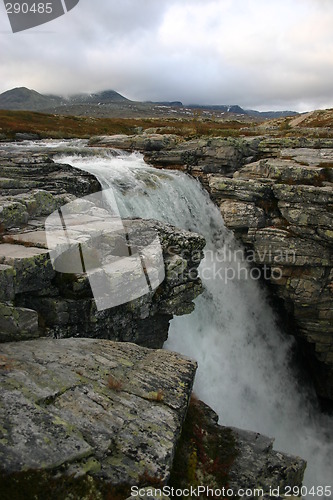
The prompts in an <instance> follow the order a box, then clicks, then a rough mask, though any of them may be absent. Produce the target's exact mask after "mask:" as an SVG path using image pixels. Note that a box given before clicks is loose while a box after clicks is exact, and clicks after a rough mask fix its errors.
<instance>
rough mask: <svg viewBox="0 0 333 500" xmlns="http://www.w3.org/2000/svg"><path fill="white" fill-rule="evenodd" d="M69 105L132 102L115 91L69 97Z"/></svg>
mask: <svg viewBox="0 0 333 500" xmlns="http://www.w3.org/2000/svg"><path fill="white" fill-rule="evenodd" d="M68 102H69V104H110V103H114V102H119V103H121V102H122V103H125V102H128V103H129V102H131V101H130V100H129V99H127V98H126V97H124V96H123V95H121V94H119V93H118V92H116V91H115V90H103V91H102V92H97V93H94V94H77V95H74V96H71V97H69V99H68Z"/></svg>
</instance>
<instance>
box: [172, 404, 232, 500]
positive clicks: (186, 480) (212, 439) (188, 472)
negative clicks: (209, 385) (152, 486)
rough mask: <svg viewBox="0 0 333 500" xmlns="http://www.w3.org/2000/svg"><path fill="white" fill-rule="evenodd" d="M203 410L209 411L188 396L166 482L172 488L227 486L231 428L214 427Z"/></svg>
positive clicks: (219, 487) (230, 454) (230, 453)
mask: <svg viewBox="0 0 333 500" xmlns="http://www.w3.org/2000/svg"><path fill="white" fill-rule="evenodd" d="M206 410H208V411H209V412H210V411H211V410H210V409H208V407H206V406H205V405H204V404H203V403H201V402H200V401H198V400H196V398H194V397H192V399H191V402H190V405H189V409H188V413H187V417H186V420H185V422H184V425H183V430H182V434H181V437H180V441H179V444H178V447H177V451H176V455H175V459H174V463H173V470H172V472H171V477H170V481H169V484H170V486H173V487H174V488H180V489H184V488H190V487H191V486H193V487H196V486H198V485H201V486H207V487H209V488H213V489H214V488H215V489H221V488H222V487H226V488H227V487H228V483H229V472H230V468H231V466H232V464H233V462H234V460H235V458H236V457H237V453H238V452H237V449H236V443H235V439H234V437H233V434H232V431H231V430H230V429H227V428H223V427H218V426H217V425H216V424H215V422H214V421H212V419H211V416H210V415H209V414H207V412H206ZM201 498H202V500H203V499H205V498H206V497H205V496H202V497H201ZM210 498H212V497H210Z"/></svg>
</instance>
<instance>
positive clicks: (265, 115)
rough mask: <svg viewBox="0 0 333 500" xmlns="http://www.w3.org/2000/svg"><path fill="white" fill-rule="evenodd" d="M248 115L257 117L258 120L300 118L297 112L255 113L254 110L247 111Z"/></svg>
mask: <svg viewBox="0 0 333 500" xmlns="http://www.w3.org/2000/svg"><path fill="white" fill-rule="evenodd" d="M246 113H247V114H248V115H250V116H257V117H258V118H285V117H287V116H298V115H299V113H297V111H255V110H254V109H247V110H246Z"/></svg>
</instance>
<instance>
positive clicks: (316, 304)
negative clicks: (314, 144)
mask: <svg viewBox="0 0 333 500" xmlns="http://www.w3.org/2000/svg"><path fill="white" fill-rule="evenodd" d="M285 151H288V159H265V160H259V161H258V162H255V163H251V164H249V165H246V166H245V167H243V168H241V169H240V170H238V171H237V172H236V173H235V174H234V176H233V178H232V179H229V178H225V177H222V176H217V175H214V174H212V175H211V176H209V180H208V184H209V187H210V192H211V195H212V197H213V198H214V200H215V201H216V202H217V203H218V204H219V205H220V208H221V212H222V215H223V216H224V220H225V223H226V225H227V226H228V227H230V228H231V229H233V230H234V231H235V234H236V235H237V236H238V237H239V238H240V239H241V240H242V241H243V243H244V244H245V245H246V246H247V247H248V248H250V249H251V250H252V251H253V252H254V253H253V255H254V259H253V261H254V265H256V266H259V267H260V266H263V265H265V266H266V267H268V269H269V273H270V276H271V277H270V281H271V283H272V284H273V286H274V289H275V293H276V294H277V295H278V296H279V297H281V298H282V299H283V300H284V301H285V304H286V307H287V310H289V311H291V312H292V314H293V316H294V318H295V320H296V324H297V326H298V330H297V335H298V337H299V339H300V341H301V342H302V344H303V347H304V350H305V353H306V356H307V357H308V359H309V361H310V364H311V366H312V373H313V377H314V380H315V382H316V387H317V392H318V394H319V395H320V396H322V397H323V398H327V399H333V329H332V319H333V313H332V311H333V307H332V302H333V300H332V299H333V297H332V277H333V271H332V238H333V232H332V231H333V214H332V213H333V189H332V183H331V180H330V179H331V167H330V166H327V165H329V163H328V160H331V161H332V160H333V155H332V154H331V151H332V150H325V151H321V150H315V151H314V152H312V150H309V149H306V150H304V151H302V150H299V149H296V150H295V152H294V153H293V150H292V149H288V150H285ZM283 155H285V152H284V153H283V154H282V156H283ZM293 155H294V156H293ZM307 155H309V161H308V163H309V165H304V162H305V158H307ZM290 157H292V159H290ZM299 158H301V160H299ZM318 158H320V159H323V158H325V162H324V161H319V162H316V161H317V160H318Z"/></svg>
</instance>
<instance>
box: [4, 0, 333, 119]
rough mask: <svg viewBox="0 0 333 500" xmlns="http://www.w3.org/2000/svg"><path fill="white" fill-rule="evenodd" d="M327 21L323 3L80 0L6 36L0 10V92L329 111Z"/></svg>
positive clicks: (332, 41)
mask: <svg viewBox="0 0 333 500" xmlns="http://www.w3.org/2000/svg"><path fill="white" fill-rule="evenodd" d="M0 5H2V6H3V4H0ZM332 24H333V5H332V2H331V1H328V0H327V1H325V0H293V1H291V0H279V1H278V0H271V1H270V2H267V1H265V0H247V1H246V2H245V1H244V0H205V1H203V0H158V1H156V0H122V2H119V1H115V0H99V1H97V2H92V1H91V0H81V1H80V3H79V4H78V6H77V7H75V9H73V10H72V11H71V12H70V13H69V14H67V15H66V16H63V17H61V18H59V19H57V20H55V21H53V22H52V23H49V24H47V25H44V26H42V27H39V28H36V29H34V30H31V31H27V32H22V33H17V34H15V35H13V34H12V33H10V32H9V23H8V20H7V17H6V14H5V11H4V8H2V9H0V44H1V45H0V47H1V49H0V50H1V52H0V71H1V75H2V78H1V82H0V91H4V90H7V89H8V88H11V87H14V86H21V85H24V86H27V87H29V88H34V89H36V90H38V91H40V92H54V93H63V94H69V93H75V92H82V91H94V90H103V89H107V88H114V89H115V90H118V91H119V92H121V93H123V94H125V95H126V96H128V97H130V98H132V99H140V100H141V99H155V100H157V99H163V100H164V99H172V100H174V99H177V100H182V101H183V102H185V103H189V102H199V103H211V104H212V103H237V104H240V105H242V106H245V107H254V108H260V109H268V108H273V109H274V108H289V109H290V108H292V109H297V110H303V109H311V108H315V107H333V96H332V92H331V89H332V82H333V34H332V29H331V27H332Z"/></svg>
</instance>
